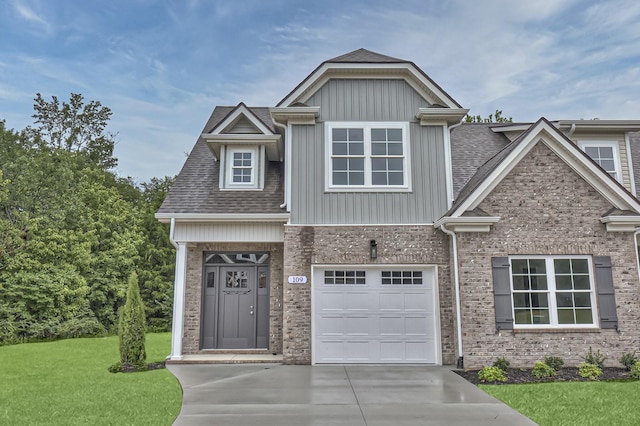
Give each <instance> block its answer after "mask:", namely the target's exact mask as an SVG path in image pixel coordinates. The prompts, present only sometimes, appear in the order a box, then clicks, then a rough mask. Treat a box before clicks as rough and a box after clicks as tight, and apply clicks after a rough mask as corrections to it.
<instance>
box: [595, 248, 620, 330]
mask: <svg viewBox="0 0 640 426" xmlns="http://www.w3.org/2000/svg"><path fill="white" fill-rule="evenodd" d="M593 262H594V264H595V267H596V287H597V289H598V308H599V313H600V328H613V329H616V330H617V329H618V315H617V314H616V295H615V291H614V289H613V274H612V273H611V256H594V257H593Z"/></svg>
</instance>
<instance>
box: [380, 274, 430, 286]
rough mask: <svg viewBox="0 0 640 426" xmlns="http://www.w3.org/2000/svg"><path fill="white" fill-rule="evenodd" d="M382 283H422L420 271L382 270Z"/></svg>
mask: <svg viewBox="0 0 640 426" xmlns="http://www.w3.org/2000/svg"><path fill="white" fill-rule="evenodd" d="M382 285H422V271H382Z"/></svg>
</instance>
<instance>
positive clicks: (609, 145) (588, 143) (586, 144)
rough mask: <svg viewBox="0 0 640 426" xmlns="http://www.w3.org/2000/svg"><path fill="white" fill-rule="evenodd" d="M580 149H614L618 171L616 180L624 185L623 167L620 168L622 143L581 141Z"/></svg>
mask: <svg viewBox="0 0 640 426" xmlns="http://www.w3.org/2000/svg"><path fill="white" fill-rule="evenodd" d="M578 147H579V148H580V149H581V150H582V151H585V153H586V148H588V147H606V148H612V149H613V166H614V167H615V169H616V180H617V181H618V182H620V183H622V167H621V166H620V143H619V142H618V141H617V140H595V139H594V140H579V141H578Z"/></svg>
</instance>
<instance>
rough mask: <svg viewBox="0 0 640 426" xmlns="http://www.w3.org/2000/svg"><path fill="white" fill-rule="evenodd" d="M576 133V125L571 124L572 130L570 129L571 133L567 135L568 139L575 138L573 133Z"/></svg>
mask: <svg viewBox="0 0 640 426" xmlns="http://www.w3.org/2000/svg"><path fill="white" fill-rule="evenodd" d="M575 131H576V123H572V124H571V128H570V129H569V132H568V133H567V137H569V138H570V137H571V136H573V133H574V132H575Z"/></svg>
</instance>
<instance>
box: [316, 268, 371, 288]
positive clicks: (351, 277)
mask: <svg viewBox="0 0 640 426" xmlns="http://www.w3.org/2000/svg"><path fill="white" fill-rule="evenodd" d="M324 284H325V285H364V284H366V273H365V271H355V270H353V271H351V270H350V271H324Z"/></svg>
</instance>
